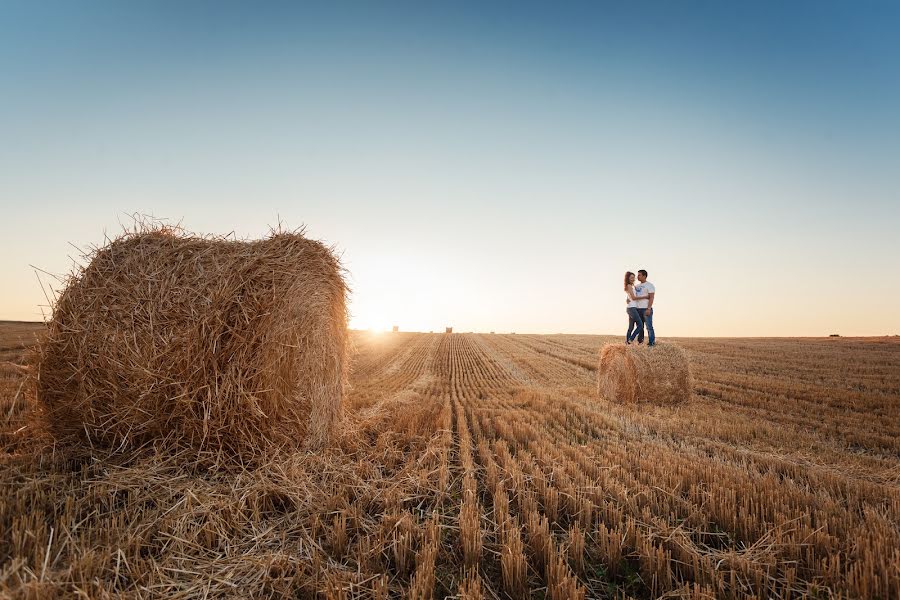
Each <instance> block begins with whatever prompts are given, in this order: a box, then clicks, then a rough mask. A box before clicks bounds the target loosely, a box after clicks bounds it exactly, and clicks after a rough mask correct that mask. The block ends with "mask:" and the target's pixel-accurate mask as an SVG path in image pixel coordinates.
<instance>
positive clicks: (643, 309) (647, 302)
mask: <svg viewBox="0 0 900 600" xmlns="http://www.w3.org/2000/svg"><path fill="white" fill-rule="evenodd" d="M634 295H635V296H637V297H638V300H637V309H638V312H639V313H640V314H641V318H643V319H644V326H645V327H647V335H648V336H649V339H648V340H647V345H648V346H655V345H656V333H654V331H653V299H654V297H656V287H655V286H654V285H653V284H652V283H650V282H649V281H647V271H645V270H644V269H641V270H640V271H638V272H637V283H635V284H634ZM643 343H644V330H643V329H641V331H640V333H639V334H638V344H643Z"/></svg>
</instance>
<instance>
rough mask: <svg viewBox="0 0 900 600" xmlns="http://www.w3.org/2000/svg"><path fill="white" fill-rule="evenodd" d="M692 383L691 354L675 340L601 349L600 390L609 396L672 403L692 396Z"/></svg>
mask: <svg viewBox="0 0 900 600" xmlns="http://www.w3.org/2000/svg"><path fill="white" fill-rule="evenodd" d="M692 385H693V382H692V379H691V368H690V365H689V364H688V360H687V355H686V354H685V352H684V350H682V349H681V347H680V346H677V345H675V344H659V343H658V344H656V345H655V346H653V347H646V346H636V345H630V346H626V345H625V344H606V345H605V346H603V348H602V349H601V350H600V365H599V367H598V369H597V393H598V394H600V395H601V396H603V397H604V398H606V399H607V400H612V401H615V402H623V403H631V402H642V401H647V402H653V403H658V404H672V403H676V402H681V401H683V400H687V399H688V398H690V395H691V388H692Z"/></svg>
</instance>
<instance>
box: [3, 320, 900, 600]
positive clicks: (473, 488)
mask: <svg viewBox="0 0 900 600" xmlns="http://www.w3.org/2000/svg"><path fill="white" fill-rule="evenodd" d="M40 331H41V329H40V328H39V327H27V326H20V325H16V326H12V325H2V326H0V360H3V361H11V362H14V363H16V362H20V361H21V359H22V353H23V352H24V350H25V348H26V347H27V346H28V345H29V344H30V343H31V340H32V339H33V335H35V334H36V333H39V332H40ZM609 341H614V340H612V338H604V337H599V336H566V335H553V336H535V335H522V334H518V335H501V334H494V335H489V334H488V335H478V334H452V335H446V334H415V333H403V332H398V333H393V334H389V335H374V336H373V335H369V334H367V333H358V334H354V343H355V346H356V349H357V352H356V355H355V356H354V357H353V358H352V361H351V364H352V367H351V391H350V392H349V395H348V397H347V398H346V400H345V403H346V406H347V409H348V410H347V413H348V414H347V418H346V419H345V420H344V422H343V423H342V426H341V430H340V432H339V433H338V434H337V435H336V438H335V441H334V442H333V443H332V444H331V445H330V446H329V447H327V448H326V449H325V450H324V451H321V452H316V453H305V452H299V451H298V452H294V453H289V454H287V455H285V456H279V457H277V458H276V459H274V460H273V461H272V462H271V463H269V464H267V465H265V466H263V467H260V468H258V469H254V470H244V469H240V470H223V469H213V470H209V469H205V468H201V466H200V465H198V464H197V463H195V462H192V461H191V460H188V459H187V458H186V457H182V456H179V455H177V454H176V455H173V454H166V453H163V452H160V451H156V450H153V449H152V448H145V449H142V450H140V451H133V452H129V453H125V454H117V455H110V454H104V453H103V452H100V451H95V452H93V453H91V452H88V451H85V452H84V453H83V454H79V455H73V454H69V455H61V454H60V453H59V452H54V450H53V448H52V447H49V446H47V440H46V438H45V437H43V436H41V435H40V431H39V430H37V429H36V427H38V426H37V425H35V424H33V423H32V421H31V418H30V417H31V414H32V412H33V411H34V409H35V406H34V401H33V399H30V398H27V397H24V396H23V394H22V393H21V382H22V377H23V376H22V375H21V374H20V373H19V372H18V370H17V369H6V370H3V371H0V443H2V448H0V457H2V458H0V481H2V482H3V484H2V487H0V596H6V595H11V596H13V597H47V598H50V597H74V596H75V595H76V594H78V593H81V594H82V595H83V596H84V597H104V596H115V595H119V594H123V595H126V596H128V597H135V598H162V597H179V598H195V597H196V598H206V597H265V598H281V597H291V598H313V597H318V598H335V599H337V598H389V597H391V598H394V597H396V598H399V597H409V598H423V599H424V598H444V597H458V598H555V599H563V598H612V597H619V598H656V597H660V596H666V597H690V598H788V597H790V598H798V597H817V598H831V597H842V598H885V599H886V598H896V597H900V575H898V572H900V571H898V569H897V566H898V564H900V528H898V523H900V339H896V338H881V339H866V340H858V339H848V338H840V339H803V340H800V339H783V340H774V339H681V340H677V343H678V344H679V345H680V346H681V347H682V348H684V350H685V351H686V352H687V354H688V359H689V361H690V364H691V370H692V374H693V380H694V383H693V394H692V395H691V397H690V399H689V400H687V401H685V402H682V403H680V404H675V405H652V404H649V405H648V404H637V405H629V404H617V403H612V402H608V401H606V400H604V399H603V398H599V399H598V398H597V394H596V382H597V353H598V350H599V348H600V347H601V346H602V345H603V343H605V342H609Z"/></svg>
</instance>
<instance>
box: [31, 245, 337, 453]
mask: <svg viewBox="0 0 900 600" xmlns="http://www.w3.org/2000/svg"><path fill="white" fill-rule="evenodd" d="M89 258H90V262H89V264H88V265H87V266H86V267H85V268H83V269H82V270H81V271H80V272H79V273H76V274H75V275H73V276H72V278H71V279H70V281H69V282H68V285H67V287H66V288H65V290H64V291H63V292H62V294H61V295H60V297H59V299H58V301H57V303H56V306H55V307H54V311H53V318H52V320H51V321H50V323H49V327H48V334H47V337H46V339H45V341H44V342H43V343H42V344H41V345H40V348H39V357H38V358H39V361H40V363H39V366H38V381H37V392H38V398H39V401H40V403H41V406H42V409H43V411H44V414H45V416H46V420H47V423H48V425H49V428H50V430H51V432H53V433H54V434H55V435H57V436H58V437H68V436H71V435H75V436H79V437H81V438H87V440H88V441H89V442H90V443H91V444H100V445H108V446H113V447H119V446H123V447H125V446H135V445H138V444H142V443H145V442H148V441H152V440H160V439H162V438H167V439H168V440H169V441H171V442H174V443H175V444H177V445H179V446H186V447H189V448H194V449H197V450H199V451H206V450H209V451H213V452H220V451H224V452H226V453H227V454H230V455H232V456H237V457H238V458H241V459H243V458H246V457H250V456H251V455H254V454H256V453H257V452H259V451H262V450H271V449H275V448H277V447H305V448H308V449H312V448H318V447H321V446H323V445H324V444H326V443H327V442H328V440H329V438H330V436H331V434H332V431H333V429H334V426H335V425H336V421H337V420H338V419H339V417H340V411H341V399H342V394H343V388H344V384H345V380H346V367H347V350H348V347H349V345H348V332H347V315H346V308H345V295H346V286H345V284H344V279H343V276H342V268H341V266H340V264H339V262H338V260H337V258H336V257H335V256H334V254H333V253H332V252H331V250H329V249H328V248H326V247H325V246H324V245H322V244H321V243H320V242H317V241H314V240H310V239H307V238H306V237H304V236H303V235H302V233H297V232H294V233H285V232H273V234H272V235H271V237H269V238H267V239H263V240H258V241H237V240H233V239H225V238H204V237H196V236H192V235H188V234H185V233H182V232H180V231H178V230H172V229H164V228H157V229H150V230H142V231H136V232H132V233H128V234H126V235H124V236H122V237H120V238H118V239H116V240H114V241H112V242H110V243H109V244H108V245H106V246H105V247H103V248H100V249H98V250H96V251H95V252H94V253H93V254H92V256H90V257H89Z"/></svg>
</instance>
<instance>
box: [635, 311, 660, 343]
mask: <svg viewBox="0 0 900 600" xmlns="http://www.w3.org/2000/svg"><path fill="white" fill-rule="evenodd" d="M638 311H639V312H640V313H641V321H642V322H643V324H644V325H646V326H647V335H649V336H650V339H649V340H647V345H648V346H653V345H654V344H656V333H655V332H654V331H653V312H655V311H651V312H650V313H649V314H648V313H647V309H646V308H639V309H638ZM643 341H644V330H643V329H641V336H640V337H639V338H638V343H640V342H643Z"/></svg>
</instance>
